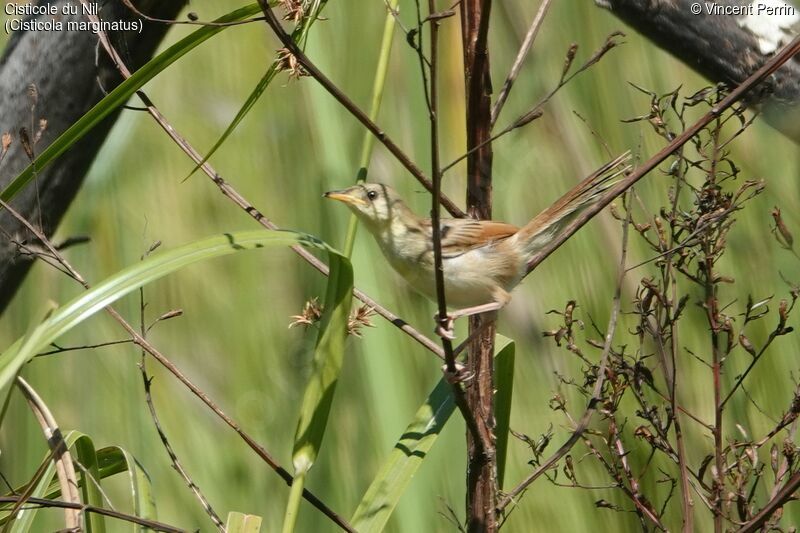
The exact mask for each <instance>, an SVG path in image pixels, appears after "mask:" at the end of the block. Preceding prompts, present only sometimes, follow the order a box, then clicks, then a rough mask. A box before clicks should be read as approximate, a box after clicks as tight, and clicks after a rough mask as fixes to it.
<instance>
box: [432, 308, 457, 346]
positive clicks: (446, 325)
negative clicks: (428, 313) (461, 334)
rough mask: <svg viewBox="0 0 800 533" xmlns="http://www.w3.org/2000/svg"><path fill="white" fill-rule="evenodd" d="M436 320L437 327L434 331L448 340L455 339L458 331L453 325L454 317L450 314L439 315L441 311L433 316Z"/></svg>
mask: <svg viewBox="0 0 800 533" xmlns="http://www.w3.org/2000/svg"><path fill="white" fill-rule="evenodd" d="M433 319H434V320H435V321H436V329H434V330H433V331H434V332H435V333H436V334H437V335H438V336H440V337H441V338H443V339H447V340H451V341H452V340H455V338H456V333H455V329H454V327H453V318H452V317H451V316H450V315H446V316H445V317H444V318H441V317H440V316H439V313H436V314H435V315H434V317H433Z"/></svg>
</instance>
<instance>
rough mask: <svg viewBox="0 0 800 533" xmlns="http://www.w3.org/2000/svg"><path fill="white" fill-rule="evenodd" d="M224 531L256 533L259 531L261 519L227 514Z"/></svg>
mask: <svg viewBox="0 0 800 533" xmlns="http://www.w3.org/2000/svg"><path fill="white" fill-rule="evenodd" d="M225 531H227V532H228V533H258V532H259V531H261V517H260V516H257V515H254V514H244V513H235V512H231V513H228V520H227V521H226V522H225Z"/></svg>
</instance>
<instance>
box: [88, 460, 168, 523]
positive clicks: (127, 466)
mask: <svg viewBox="0 0 800 533" xmlns="http://www.w3.org/2000/svg"><path fill="white" fill-rule="evenodd" d="M101 452H105V453H104V454H101V456H100V465H101V471H109V472H110V471H112V470H114V469H115V468H119V467H120V466H122V467H124V470H127V471H128V487H129V489H130V495H131V502H132V503H133V514H135V515H136V516H138V517H139V518H147V519H149V520H158V511H157V510H156V499H155V497H154V496H153V484H152V482H151V481H150V476H149V475H148V474H147V472H146V471H145V469H144V467H143V466H142V465H141V464H140V463H139V461H138V460H137V459H136V458H135V457H134V456H132V455H131V454H130V453H128V452H127V451H126V450H123V449H122V448H119V447H117V446H113V447H109V448H104V449H103V450H101ZM132 527H133V531H134V533H145V532H146V531H150V530H149V529H147V528H146V527H144V526H141V525H138V524H133V526H132Z"/></svg>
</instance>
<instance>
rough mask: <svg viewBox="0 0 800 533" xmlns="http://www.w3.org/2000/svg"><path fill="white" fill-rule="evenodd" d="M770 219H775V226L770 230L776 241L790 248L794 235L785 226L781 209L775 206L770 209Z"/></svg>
mask: <svg viewBox="0 0 800 533" xmlns="http://www.w3.org/2000/svg"><path fill="white" fill-rule="evenodd" d="M772 219H773V220H774V221H775V227H774V228H773V229H772V232H773V233H774V234H775V238H776V239H777V240H778V243H779V244H780V245H781V246H783V247H784V248H787V249H791V248H792V245H793V244H794V236H793V235H792V232H790V231H789V228H787V227H786V224H785V223H784V221H783V217H781V210H780V208H778V207H777V206H776V207H774V208H773V209H772Z"/></svg>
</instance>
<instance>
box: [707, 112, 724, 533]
mask: <svg viewBox="0 0 800 533" xmlns="http://www.w3.org/2000/svg"><path fill="white" fill-rule="evenodd" d="M721 128H722V124H721V121H720V119H719V118H717V120H716V124H715V127H714V128H713V135H714V137H713V138H714V153H713V154H712V155H711V169H710V170H709V174H708V181H709V184H708V185H707V186H709V185H710V186H713V185H714V183H715V182H716V170H717V161H718V160H719V153H718V152H719V132H720V129H721ZM709 231H712V230H709ZM703 251H704V255H705V298H706V312H707V313H708V325H709V328H710V329H711V357H712V360H711V372H712V375H713V382H714V466H715V467H716V470H717V472H716V474H715V475H714V499H713V502H714V533H722V531H723V527H724V525H723V512H722V511H723V509H722V500H723V496H724V493H725V458H724V456H723V455H722V436H723V431H722V412H723V404H722V382H721V380H722V363H723V361H722V348H721V346H720V342H721V341H722V338H721V335H720V325H721V324H720V316H719V305H718V302H717V286H716V282H715V277H716V274H715V273H714V262H715V261H714V250H713V242H712V237H711V236H710V235H709V236H708V237H707V238H705V239H703Z"/></svg>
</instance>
